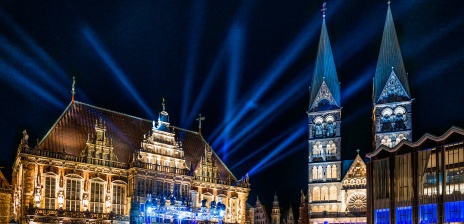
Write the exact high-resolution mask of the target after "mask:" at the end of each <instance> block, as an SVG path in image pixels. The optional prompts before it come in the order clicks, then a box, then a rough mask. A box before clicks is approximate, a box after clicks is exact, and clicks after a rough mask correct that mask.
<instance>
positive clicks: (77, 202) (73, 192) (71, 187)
mask: <svg viewBox="0 0 464 224" xmlns="http://www.w3.org/2000/svg"><path fill="white" fill-rule="evenodd" d="M80 209H81V180H78V179H67V180H66V210H68V211H80Z"/></svg>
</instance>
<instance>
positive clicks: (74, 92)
mask: <svg viewBox="0 0 464 224" xmlns="http://www.w3.org/2000/svg"><path fill="white" fill-rule="evenodd" d="M75 85H76V77H74V76H73V82H72V87H71V93H72V98H71V102H73V103H74V94H76V89H75Z"/></svg>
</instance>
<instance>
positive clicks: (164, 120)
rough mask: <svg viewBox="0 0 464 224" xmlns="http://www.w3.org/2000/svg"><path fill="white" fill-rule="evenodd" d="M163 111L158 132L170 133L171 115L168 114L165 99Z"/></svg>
mask: <svg viewBox="0 0 464 224" xmlns="http://www.w3.org/2000/svg"><path fill="white" fill-rule="evenodd" d="M162 105H163V110H162V111H161V112H160V113H159V117H158V126H156V129H157V130H160V131H166V132H169V125H170V124H169V114H168V112H166V105H165V103H164V97H163V104H162Z"/></svg>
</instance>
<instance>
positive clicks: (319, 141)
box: [307, 3, 341, 223]
mask: <svg viewBox="0 0 464 224" xmlns="http://www.w3.org/2000/svg"><path fill="white" fill-rule="evenodd" d="M325 10H326V8H325V3H324V5H323V9H322V12H323V20H322V28H321V35H320V38H319V48H318V51H317V57H316V63H315V65H314V72H313V77H312V82H311V87H310V96H309V110H308V112H307V113H308V128H309V139H308V143H309V146H308V147H309V148H308V150H309V163H308V169H309V178H308V180H309V181H308V199H309V200H308V202H309V209H310V211H311V212H310V214H311V216H310V221H309V222H310V223H311V218H312V216H313V215H316V214H318V213H321V214H322V213H326V212H339V210H340V204H341V201H340V195H339V194H340V193H339V192H340V189H341V178H340V176H341V175H340V172H341V169H340V168H341V152H340V146H341V137H340V124H341V123H340V122H341V105H340V84H339V82H338V77H337V70H336V68H335V62H334V58H333V55H332V48H331V46H330V41H329V36H328V33H327V27H326V24H325Z"/></svg>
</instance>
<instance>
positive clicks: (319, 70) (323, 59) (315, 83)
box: [309, 3, 340, 110]
mask: <svg viewBox="0 0 464 224" xmlns="http://www.w3.org/2000/svg"><path fill="white" fill-rule="evenodd" d="M326 10H327V8H326V4H325V3H324V4H323V5H322V9H321V11H322V12H323V19H322V28H321V35H320V37H319V48H318V50H317V57H316V63H315V65H314V72H313V78H312V82H311V87H310V99H309V109H310V110H311V109H313V108H314V107H317V104H318V103H319V102H320V101H321V100H322V99H324V98H325V97H324V98H320V97H316V96H318V93H319V92H320V90H321V86H322V84H323V83H325V84H326V85H327V88H328V90H329V92H330V94H331V95H332V97H331V98H332V99H331V100H333V101H334V102H332V104H335V105H333V106H336V107H340V83H339V82H338V76H337V70H336V68H335V62H334V58H333V54H332V47H331V46H330V40H329V35H328V32H327V27H326V24H325V12H326ZM325 95H328V94H324V96H325ZM329 101H330V100H329Z"/></svg>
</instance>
